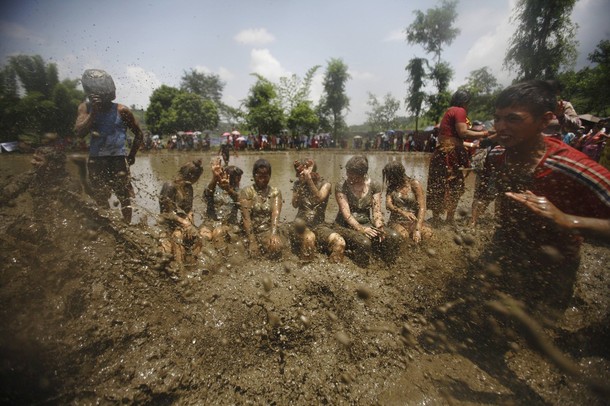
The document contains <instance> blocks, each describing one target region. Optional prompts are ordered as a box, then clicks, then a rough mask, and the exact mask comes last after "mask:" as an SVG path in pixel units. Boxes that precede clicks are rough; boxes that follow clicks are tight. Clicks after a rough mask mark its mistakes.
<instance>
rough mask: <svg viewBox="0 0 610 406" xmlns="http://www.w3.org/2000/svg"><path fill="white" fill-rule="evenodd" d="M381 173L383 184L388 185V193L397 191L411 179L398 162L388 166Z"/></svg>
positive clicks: (390, 163)
mask: <svg viewBox="0 0 610 406" xmlns="http://www.w3.org/2000/svg"><path fill="white" fill-rule="evenodd" d="M381 173H382V175H383V183H387V185H388V193H392V192H393V191H395V190H397V189H398V188H400V187H401V186H402V185H404V183H405V181H406V180H408V179H409V177H408V176H407V172H406V171H405V167H404V166H403V165H402V164H401V163H400V162H398V161H392V162H389V163H388V164H386V166H384V167H383V170H382V171H381Z"/></svg>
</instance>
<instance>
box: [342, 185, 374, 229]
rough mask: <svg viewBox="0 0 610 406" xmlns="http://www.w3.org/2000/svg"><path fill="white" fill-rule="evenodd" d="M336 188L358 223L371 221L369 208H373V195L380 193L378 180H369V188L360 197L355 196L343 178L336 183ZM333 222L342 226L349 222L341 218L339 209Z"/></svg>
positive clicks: (346, 225)
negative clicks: (345, 199) (345, 200)
mask: <svg viewBox="0 0 610 406" xmlns="http://www.w3.org/2000/svg"><path fill="white" fill-rule="evenodd" d="M337 190H338V191H339V192H341V193H343V194H344V195H345V197H346V198H347V203H348V205H349V209H350V212H351V214H352V216H353V217H354V218H355V219H356V221H358V223H360V224H368V223H370V222H371V210H372V208H373V196H374V195H375V194H377V193H381V184H380V183H379V182H375V181H370V183H369V190H368V191H367V193H366V194H365V195H364V196H362V197H360V198H359V197H357V196H356V195H354V193H353V192H352V191H351V189H350V187H349V184H348V183H347V180H346V179H343V180H342V181H341V182H340V183H339V184H338V185H337ZM335 222H336V223H337V224H339V225H341V226H343V227H349V224H348V223H347V221H346V220H345V218H343V215H342V214H341V211H340V210H339V213H337V218H336V219H335Z"/></svg>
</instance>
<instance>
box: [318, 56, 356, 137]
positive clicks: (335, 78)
mask: <svg viewBox="0 0 610 406" xmlns="http://www.w3.org/2000/svg"><path fill="white" fill-rule="evenodd" d="M349 79H351V76H350V74H349V73H348V72H347V65H346V64H345V63H344V62H343V60H341V59H336V58H333V59H331V60H330V61H328V65H327V66H326V72H325V74H324V93H325V94H324V99H323V100H324V104H323V105H321V106H320V109H319V111H320V113H322V115H326V114H330V116H331V117H332V119H331V122H330V125H331V131H332V134H333V138H334V139H335V140H337V139H338V137H339V135H340V134H341V131H342V130H344V129H345V128H346V125H345V119H344V117H343V111H344V110H349V98H348V97H347V95H346V94H345V84H346V83H347V81H348V80H349ZM321 121H322V120H321Z"/></svg>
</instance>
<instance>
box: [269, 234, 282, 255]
mask: <svg viewBox="0 0 610 406" xmlns="http://www.w3.org/2000/svg"><path fill="white" fill-rule="evenodd" d="M281 244H282V242H281V240H280V237H278V236H277V234H271V236H270V237H269V251H271V252H278V251H279V249H280V246H281Z"/></svg>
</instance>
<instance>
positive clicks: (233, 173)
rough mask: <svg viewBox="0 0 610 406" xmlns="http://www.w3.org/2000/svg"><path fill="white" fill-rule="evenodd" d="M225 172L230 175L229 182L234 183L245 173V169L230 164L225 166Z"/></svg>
mask: <svg viewBox="0 0 610 406" xmlns="http://www.w3.org/2000/svg"><path fill="white" fill-rule="evenodd" d="M225 172H226V173H227V175H229V184H231V185H234V184H235V182H236V181H237V178H239V177H241V175H243V174H244V171H242V170H241V168H238V167H237V166H234V165H229V166H227V167H226V168H225Z"/></svg>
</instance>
